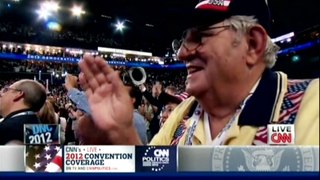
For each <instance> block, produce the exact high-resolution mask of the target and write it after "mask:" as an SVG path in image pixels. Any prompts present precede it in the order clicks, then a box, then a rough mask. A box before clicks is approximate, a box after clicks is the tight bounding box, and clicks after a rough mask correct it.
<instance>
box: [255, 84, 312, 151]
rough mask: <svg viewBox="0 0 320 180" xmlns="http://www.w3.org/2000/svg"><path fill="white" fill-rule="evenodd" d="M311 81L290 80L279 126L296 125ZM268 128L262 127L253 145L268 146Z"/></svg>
mask: <svg viewBox="0 0 320 180" xmlns="http://www.w3.org/2000/svg"><path fill="white" fill-rule="evenodd" d="M309 83H310V80H289V81H288V92H287V93H286V94H285V96H284V98H283V102H282V106H281V110H280V117H279V121H278V124H294V121H295V119H296V116H297V113H298V110H299V107H300V103H301V100H302V98H303V95H304V93H305V90H306V89H307V87H308V85H309ZM267 135H268V131H267V126H265V127H260V128H259V129H258V132H257V134H256V136H255V139H254V141H253V145H266V144H267V142H268V138H267Z"/></svg>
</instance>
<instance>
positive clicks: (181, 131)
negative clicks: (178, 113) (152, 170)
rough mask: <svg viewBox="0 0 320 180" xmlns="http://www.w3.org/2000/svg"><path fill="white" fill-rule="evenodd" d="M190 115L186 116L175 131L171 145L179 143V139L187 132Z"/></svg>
mask: <svg viewBox="0 0 320 180" xmlns="http://www.w3.org/2000/svg"><path fill="white" fill-rule="evenodd" d="M188 119H189V117H184V118H183V120H182V121H181V122H180V124H179V126H178V128H177V130H176V131H175V132H174V135H173V139H172V141H171V144H170V145H171V146H175V145H178V144H179V141H180V139H181V137H182V136H183V134H184V133H185V131H186V129H187V122H188Z"/></svg>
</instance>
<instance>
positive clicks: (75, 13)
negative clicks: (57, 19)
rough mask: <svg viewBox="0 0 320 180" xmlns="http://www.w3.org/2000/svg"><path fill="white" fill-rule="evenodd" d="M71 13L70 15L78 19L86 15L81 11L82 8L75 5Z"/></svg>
mask: <svg viewBox="0 0 320 180" xmlns="http://www.w3.org/2000/svg"><path fill="white" fill-rule="evenodd" d="M71 12H72V15H73V16H76V17H80V16H81V15H82V14H85V13H86V12H85V11H83V9H82V7H80V6H76V5H74V6H73V7H72V8H71Z"/></svg>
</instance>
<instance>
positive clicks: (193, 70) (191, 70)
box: [187, 66, 203, 74]
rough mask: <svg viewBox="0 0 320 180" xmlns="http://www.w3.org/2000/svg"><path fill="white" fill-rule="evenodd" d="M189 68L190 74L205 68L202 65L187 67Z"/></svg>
mask: <svg viewBox="0 0 320 180" xmlns="http://www.w3.org/2000/svg"><path fill="white" fill-rule="evenodd" d="M187 70H188V74H193V73H196V72H198V71H201V70H203V68H202V67H199V66H189V67H188V68H187Z"/></svg>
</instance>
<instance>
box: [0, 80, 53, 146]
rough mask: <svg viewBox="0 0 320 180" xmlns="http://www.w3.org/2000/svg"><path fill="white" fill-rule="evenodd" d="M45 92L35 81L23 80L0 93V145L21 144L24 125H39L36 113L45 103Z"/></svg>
mask: <svg viewBox="0 0 320 180" xmlns="http://www.w3.org/2000/svg"><path fill="white" fill-rule="evenodd" d="M46 96H47V95H46V90H45V88H44V86H43V85H41V84H40V83H38V82H37V81H33V80H27V79H23V80H20V81H17V82H15V83H13V84H12V85H10V86H7V87H4V88H2V90H1V92H0V115H1V116H2V117H4V119H3V121H2V122H1V123H0V145H6V144H23V142H24V129H23V128H24V124H39V123H40V120H39V119H38V117H37V115H36V112H38V111H39V110H40V109H41V107H42V106H43V104H44V103H45V101H46Z"/></svg>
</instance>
